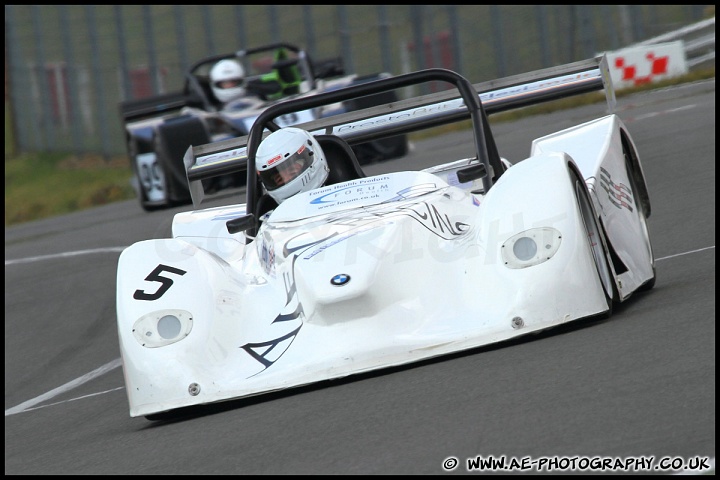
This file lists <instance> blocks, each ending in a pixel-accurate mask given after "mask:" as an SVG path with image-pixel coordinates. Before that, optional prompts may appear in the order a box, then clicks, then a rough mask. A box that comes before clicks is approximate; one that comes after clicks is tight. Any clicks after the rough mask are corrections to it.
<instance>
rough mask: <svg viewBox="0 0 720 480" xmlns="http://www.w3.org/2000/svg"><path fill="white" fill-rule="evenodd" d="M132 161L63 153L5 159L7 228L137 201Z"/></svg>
mask: <svg viewBox="0 0 720 480" xmlns="http://www.w3.org/2000/svg"><path fill="white" fill-rule="evenodd" d="M131 176H132V171H131V170H130V164H129V162H128V160H127V158H124V157H123V158H120V159H116V160H113V161H110V162H106V161H104V160H102V159H97V158H93V157H91V156H88V157H85V158H82V159H78V158H75V157H74V156H69V155H66V154H58V153H41V154H24V155H19V156H16V157H12V158H7V157H6V158H5V226H9V225H15V224H18V223H23V222H28V221H32V220H39V219H42V218H47V217H52V216H56V215H60V214H64V213H70V212H74V211H77V210H83V209H86V208H90V207H95V206H98V205H103V204H106V203H111V202H116V201H119V200H127V199H131V198H134V197H135V193H134V191H133V189H132V187H131V186H130V178H131Z"/></svg>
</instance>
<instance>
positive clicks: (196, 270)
mask: <svg viewBox="0 0 720 480" xmlns="http://www.w3.org/2000/svg"><path fill="white" fill-rule="evenodd" d="M628 150H632V151H633V155H635V162H636V163H635V164H636V165H637V166H638V167H639V158H637V154H636V152H635V151H634V145H633V144H632V141H631V140H630V138H629V135H628V133H627V130H626V128H625V126H624V125H623V124H622V122H621V120H620V119H619V118H618V117H617V116H615V115H608V116H606V117H603V118H600V119H598V120H595V121H592V122H588V123H585V124H583V125H579V126H577V127H573V128H570V129H567V130H564V131H561V132H558V133H555V134H553V135H549V136H546V137H543V138H540V139H537V140H536V141H534V142H533V145H532V149H531V154H530V157H529V158H527V159H525V160H523V161H521V162H518V163H516V164H514V165H512V166H510V168H508V169H507V170H506V171H505V172H504V174H503V175H502V176H501V177H500V178H499V179H498V180H497V182H496V183H495V184H494V185H493V187H492V189H490V190H489V191H488V192H484V191H483V189H482V185H481V184H480V182H479V181H478V180H475V181H469V182H466V183H460V182H459V180H458V177H457V172H458V170H460V169H462V168H464V167H466V166H467V165H469V164H471V163H477V161H476V160H471V159H465V160H452V161H449V162H447V163H446V164H442V165H439V166H436V167H433V168H431V169H426V170H423V171H403V172H397V173H388V174H383V175H378V176H374V177H365V178H359V179H353V180H350V181H346V182H342V183H337V184H334V185H330V186H326V187H322V188H320V189H317V190H313V191H310V192H305V193H301V194H298V195H296V196H295V197H292V198H290V199H288V200H286V201H285V202H283V203H282V204H281V205H280V206H279V207H277V208H276V209H275V210H274V211H272V212H270V214H269V216H268V217H267V218H266V219H265V220H264V221H263V222H262V224H261V226H260V228H259V230H258V231H257V235H256V236H255V237H253V238H248V236H247V235H248V234H247V233H244V232H240V233H234V234H232V233H229V232H228V229H227V228H226V227H225V223H226V221H227V220H229V219H232V218H235V217H237V216H238V215H241V214H243V213H244V212H245V207H246V205H245V204H237V205H230V206H226V207H219V208H211V209H204V210H197V211H191V212H186V213H180V214H177V215H176V216H175V218H174V221H173V226H172V238H169V239H161V240H147V241H142V242H139V243H136V244H134V245H132V246H131V247H129V248H127V249H126V250H125V251H124V252H123V253H122V255H121V256H120V260H119V264H118V276H117V314H118V333H119V339H120V349H121V353H122V359H123V369H124V374H125V381H126V386H127V395H128V400H129V405H130V415H131V416H142V415H146V416H152V415H153V414H157V413H161V412H167V411H171V410H174V409H177V408H180V407H187V406H192V405H200V404H208V403H213V402H217V401H221V400H228V399H236V398H242V397H246V396H251V395H257V394H261V393H264V392H271V391H275V390H280V389H285V388H289V387H294V386H300V385H305V384H309V383H314V382H318V381H322V380H327V379H333V378H340V377H344V376H347V375H351V374H357V373H361V372H367V371H372V370H376V369H380V368H385V367H389V366H395V365H401V364H405V363H409V362H414V361H418V360H421V359H426V358H431V357H435V356H438V355H442V354H447V353H451V352H457V351H461V350H465V349H469V348H473V347H478V346H482V345H488V344H491V343H495V342H499V341H503V340H506V339H510V338H513V337H517V336H519V335H525V334H528V333H531V332H536V331H540V330H544V329H547V328H550V327H553V326H556V325H560V324H564V323H567V322H571V321H574V320H577V319H581V318H586V317H592V316H595V315H603V314H608V313H609V311H610V309H611V305H612V300H615V301H622V300H624V299H626V298H627V297H628V296H629V295H630V294H631V293H633V292H634V291H636V290H638V289H639V288H640V287H641V286H643V285H644V284H647V283H648V282H651V281H653V279H654V275H655V273H654V268H653V258H652V249H651V246H650V240H649V237H648V234H647V227H646V225H645V217H644V215H639V214H638V212H639V211H642V209H643V206H642V205H641V204H640V202H639V199H638V194H637V192H634V191H632V189H631V188H630V187H631V185H632V182H631V180H630V179H629V172H628V163H627V161H626V156H627V155H628ZM503 162H504V163H505V164H506V165H509V163H508V162H506V161H505V160H503ZM578 185H582V186H583V191H584V192H589V193H590V197H588V198H591V199H592V200H591V201H592V204H593V207H589V208H590V209H591V210H592V211H593V215H594V216H595V219H596V220H598V221H599V225H602V227H601V228H602V230H603V231H604V232H605V235H602V234H601V233H599V232H595V233H593V230H592V228H590V227H589V226H588V225H587V223H588V221H589V219H588V217H587V216H583V210H582V208H580V206H579V205H580V203H581V202H580V200H579V199H580V197H582V194H579V193H578V192H579V191H580V190H579V189H578ZM584 185H587V189H585V186H584ZM579 202H580V203H579ZM648 208H649V205H648ZM587 211H588V210H587V209H586V212H587ZM648 211H649V210H648ZM597 237H607V239H605V238H597ZM610 244H611V245H610ZM593 246H595V248H596V250H593V248H594V247H593ZM609 248H612V249H613V251H614V252H615V254H616V255H617V257H618V258H619V262H617V261H615V262H613V265H615V266H613V267H612V268H610V271H609V276H610V277H611V282H612V288H610V289H609V291H607V290H608V289H607V287H606V288H604V287H603V283H602V274H601V273H600V272H599V270H598V261H597V260H596V257H594V251H595V252H598V251H600V250H602V251H604V252H605V253H606V256H605V258H606V260H607V259H608V258H610V255H609V251H608V249H609ZM608 263H609V262H608ZM620 264H622V265H624V266H625V267H626V268H624V269H623V271H622V272H620V273H616V271H615V270H616V268H617V265H620ZM608 294H609V297H610V298H609V299H608ZM613 297H614V298H613Z"/></svg>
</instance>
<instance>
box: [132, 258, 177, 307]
mask: <svg viewBox="0 0 720 480" xmlns="http://www.w3.org/2000/svg"><path fill="white" fill-rule="evenodd" d="M163 272H168V273H174V274H176V275H185V273H187V272H186V271H185V270H180V269H179V268H175V267H169V266H167V265H163V264H160V265H158V266H157V267H155V270H153V271H152V272H150V275H148V276H147V277H145V280H147V281H148V282H160V287H158V289H157V291H156V292H155V293H147V292H145V291H144V290H135V294H133V298H134V299H135V300H157V299H158V298H160V297H162V296H163V294H165V292H167V291H168V290H169V289H170V287H171V286H172V284H173V280H172V279H171V278H168V277H163V276H162V275H161V274H162V273H163Z"/></svg>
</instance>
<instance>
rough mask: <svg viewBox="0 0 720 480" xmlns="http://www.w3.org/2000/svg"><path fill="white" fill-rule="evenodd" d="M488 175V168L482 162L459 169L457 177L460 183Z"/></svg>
mask: <svg viewBox="0 0 720 480" xmlns="http://www.w3.org/2000/svg"><path fill="white" fill-rule="evenodd" d="M486 176H487V169H486V168H485V165H483V164H482V163H478V164H475V165H471V166H469V167H466V168H463V169H462V170H458V172H457V177H458V181H459V182H460V183H466V182H471V181H473V180H477V179H479V178H485V177H486Z"/></svg>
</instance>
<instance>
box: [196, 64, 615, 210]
mask: <svg viewBox="0 0 720 480" xmlns="http://www.w3.org/2000/svg"><path fill="white" fill-rule="evenodd" d="M472 87H473V89H474V90H475V92H477V94H478V96H479V99H480V102H481V103H482V107H483V109H484V111H485V113H486V114H487V115H490V114H494V113H500V112H505V111H508V110H512V109H515V108H520V107H527V106H531V105H535V104H538V103H543V102H548V101H551V100H557V99H560V98H566V97H570V96H573V95H580V94H584V93H588V92H592V91H597V90H603V89H604V90H605V95H606V99H607V102H608V110H609V111H610V112H612V111H614V108H615V91H614V89H613V88H612V83H611V79H610V72H609V68H608V65H607V58H606V57H605V56H604V55H603V56H600V57H596V58H593V59H589V60H583V61H579V62H575V63H571V64H567V65H562V66H558V67H552V68H547V69H543V70H537V71H534V72H530V73H526V74H521V75H515V76H511V77H505V78H502V79H498V80H492V81H489V82H483V83H478V84H475V85H472ZM350 88H352V87H350ZM320 96H322V97H327V98H328V99H329V100H332V99H333V98H334V96H333V92H330V93H327V94H320V95H318V97H320ZM290 101H291V102H293V103H297V104H298V105H299V106H300V107H306V104H307V103H309V102H308V100H307V99H305V101H304V102H303V100H300V99H299V100H290ZM280 103H281V104H286V103H287V102H280ZM285 110H287V108H286V109H285ZM281 113H287V112H285V111H282V112H281ZM468 118H470V111H469V110H468V108H466V106H465V105H464V102H463V100H462V98H461V95H460V93H459V92H458V91H457V90H456V89H453V90H450V91H445V92H441V93H435V94H430V95H424V96H421V97H415V98H411V99H407V100H403V101H399V102H393V103H388V104H385V105H379V106H376V107H371V108H367V109H364V110H359V111H352V112H348V113H343V114H340V115H336V116H331V117H326V118H322V119H319V120H315V121H312V122H307V123H304V124H300V125H296V126H297V127H299V128H303V129H305V130H308V131H309V132H311V133H313V134H316V135H319V134H333V135H337V136H339V137H341V138H343V139H344V140H346V141H347V142H348V143H349V144H350V145H351V146H352V145H356V144H359V143H363V142H366V141H370V140H377V139H380V138H386V137H391V136H394V135H400V134H407V133H411V132H414V131H417V130H422V129H427V128H432V127H436V126H440V125H445V124H448V123H453V122H457V121H462V120H465V119H468ZM267 134H268V133H266V135H267ZM247 143H248V137H247V136H245V137H239V138H233V139H229V140H225V141H221V142H216V143H211V144H206V145H200V146H195V147H190V148H188V150H187V152H186V154H185V157H184V162H185V168H186V170H187V178H188V182H189V185H190V192H191V195H192V199H193V204H194V205H195V206H197V205H199V203H200V201H202V197H203V195H204V192H203V189H202V182H201V180H203V179H206V178H211V177H215V176H219V175H226V174H232V173H238V172H241V171H245V170H246V169H247V168H246V164H247Z"/></svg>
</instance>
